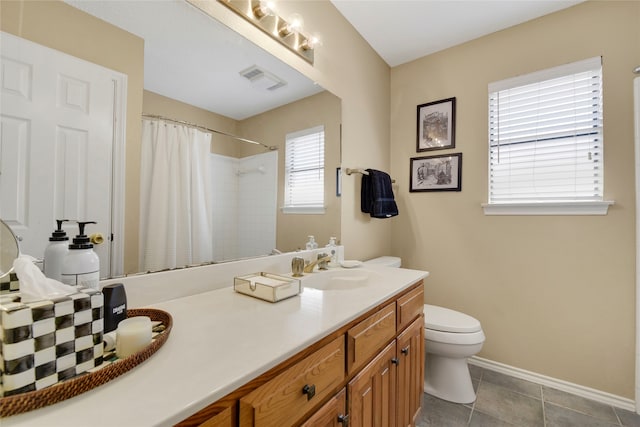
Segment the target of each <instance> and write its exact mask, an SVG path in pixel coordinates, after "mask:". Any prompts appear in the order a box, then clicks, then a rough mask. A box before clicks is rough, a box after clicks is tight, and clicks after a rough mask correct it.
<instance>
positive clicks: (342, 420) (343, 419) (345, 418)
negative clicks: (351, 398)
mask: <svg viewBox="0 0 640 427" xmlns="http://www.w3.org/2000/svg"><path fill="white" fill-rule="evenodd" d="M338 422H339V423H341V424H342V425H343V426H347V425H349V415H342V414H340V415H338Z"/></svg>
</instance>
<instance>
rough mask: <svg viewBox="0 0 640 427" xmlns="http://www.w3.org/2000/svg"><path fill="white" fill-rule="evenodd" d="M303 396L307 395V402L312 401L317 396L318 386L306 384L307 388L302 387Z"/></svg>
mask: <svg viewBox="0 0 640 427" xmlns="http://www.w3.org/2000/svg"><path fill="white" fill-rule="evenodd" d="M302 394H306V395H307V400H311V398H312V397H313V396H315V395H316V386H315V385H314V384H311V385H309V384H305V386H304V387H302Z"/></svg>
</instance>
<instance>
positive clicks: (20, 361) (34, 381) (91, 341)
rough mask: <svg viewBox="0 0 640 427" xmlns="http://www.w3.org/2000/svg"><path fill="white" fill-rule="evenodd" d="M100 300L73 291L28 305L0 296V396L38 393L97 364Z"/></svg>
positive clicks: (90, 291) (86, 292)
mask: <svg viewBox="0 0 640 427" xmlns="http://www.w3.org/2000/svg"><path fill="white" fill-rule="evenodd" d="M103 318H104V298H103V295H102V292H100V291H97V290H95V289H89V288H78V292H76V293H74V294H71V295H69V296H66V297H62V298H56V299H51V300H42V301H36V302H30V303H22V302H20V294H19V293H14V294H6V295H2V296H0V396H11V395H14V394H18V393H24V392H27V391H33V390H40V389H43V388H45V387H48V386H51V385H53V384H56V383H57V382H59V381H62V380H66V379H68V378H72V377H74V376H76V375H78V374H81V373H83V372H85V371H87V370H89V369H91V368H94V367H95V366H98V365H100V364H101V363H102V354H103V350H102V349H103V344H102V339H103V330H104V320H103Z"/></svg>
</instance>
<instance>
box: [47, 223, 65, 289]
mask: <svg viewBox="0 0 640 427" xmlns="http://www.w3.org/2000/svg"><path fill="white" fill-rule="evenodd" d="M67 221H69V220H68V219H57V220H56V222H57V223H58V229H57V230H54V231H53V233H51V237H49V245H47V247H46V248H45V250H44V262H43V269H44V275H45V276H47V277H49V278H50V279H54V280H57V281H58V282H59V281H60V280H61V276H60V272H61V271H62V262H63V261H64V258H65V256H66V255H67V252H68V251H69V243H68V242H69V237H67V233H66V232H65V231H64V230H63V229H62V223H63V222H67Z"/></svg>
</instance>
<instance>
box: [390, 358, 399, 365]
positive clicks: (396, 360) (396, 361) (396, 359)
mask: <svg viewBox="0 0 640 427" xmlns="http://www.w3.org/2000/svg"><path fill="white" fill-rule="evenodd" d="M391 363H393V364H394V365H399V364H400V361H399V360H398V358H397V357H394V358H393V359H391Z"/></svg>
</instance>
